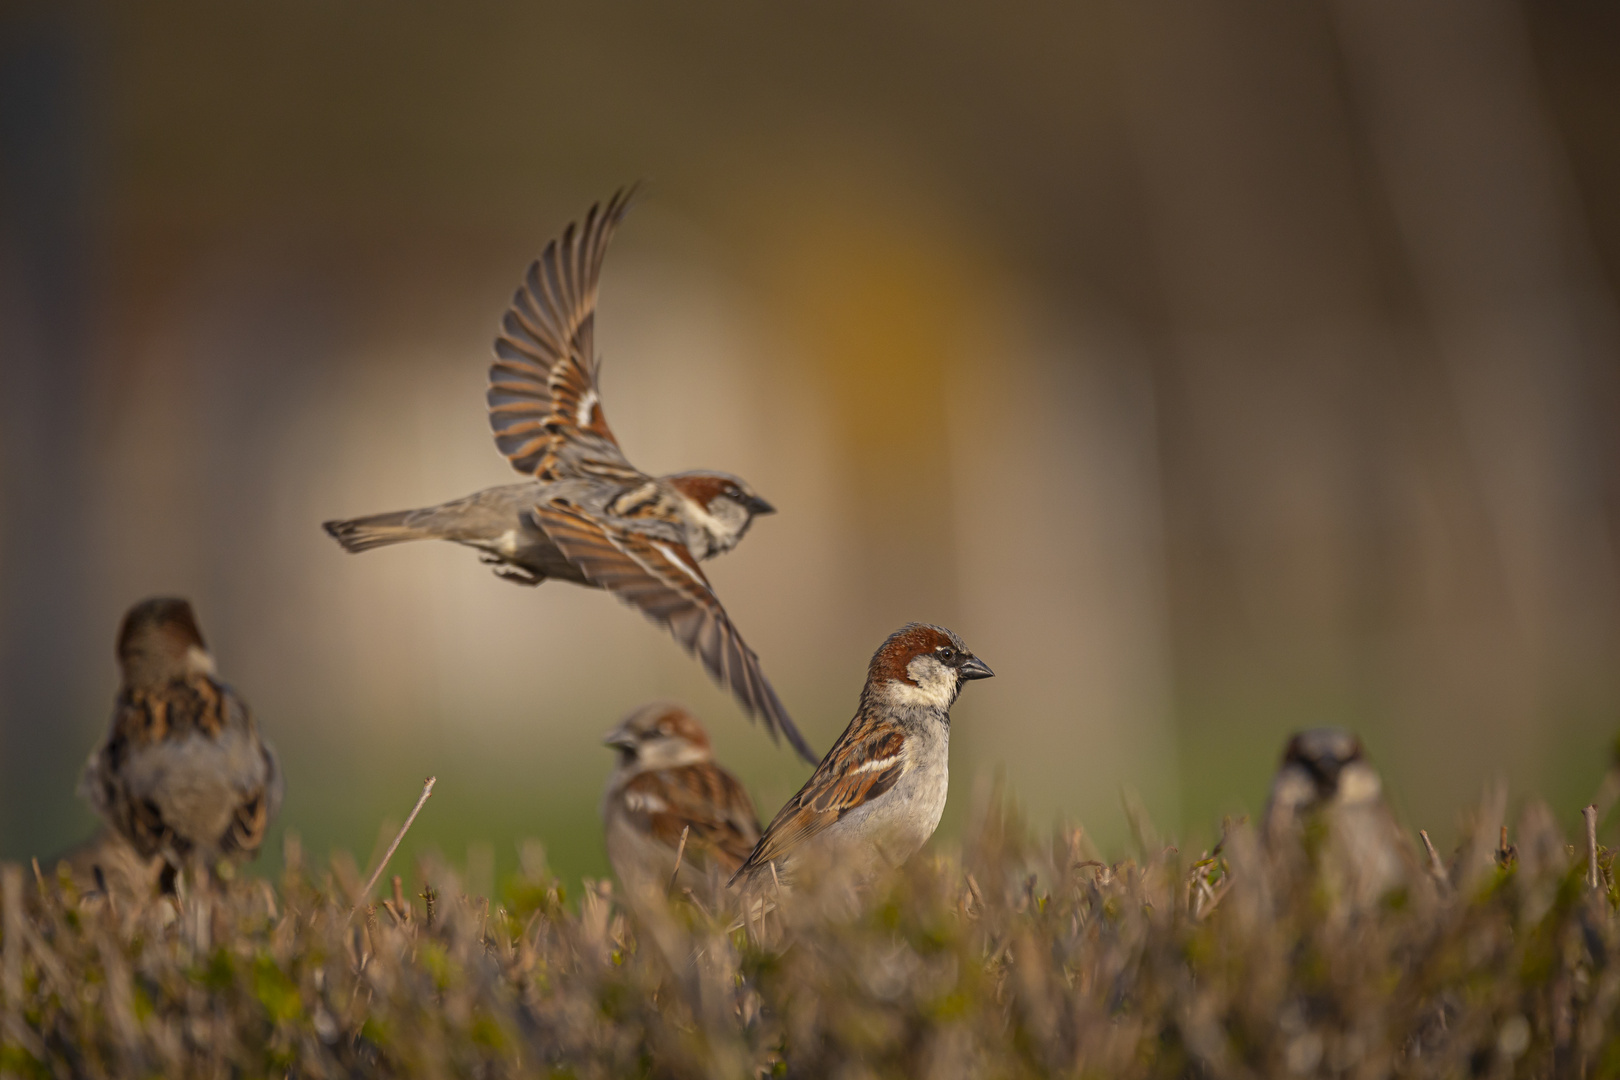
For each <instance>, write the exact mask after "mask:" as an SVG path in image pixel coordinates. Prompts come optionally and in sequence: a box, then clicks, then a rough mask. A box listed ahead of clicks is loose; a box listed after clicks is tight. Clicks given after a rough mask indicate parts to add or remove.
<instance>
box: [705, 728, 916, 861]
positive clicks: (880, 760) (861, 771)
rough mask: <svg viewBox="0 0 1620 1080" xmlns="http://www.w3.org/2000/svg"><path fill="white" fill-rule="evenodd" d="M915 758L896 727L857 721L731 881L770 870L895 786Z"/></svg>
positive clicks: (768, 826)
mask: <svg viewBox="0 0 1620 1080" xmlns="http://www.w3.org/2000/svg"><path fill="white" fill-rule="evenodd" d="M910 765H911V759H910V756H909V755H908V754H907V753H906V734H905V732H904V731H903V730H902V729H900V728H899V727H896V726H895V725H894V724H893V723H876V722H874V721H873V720H872V719H871V718H870V717H867V716H860V717H857V718H856V720H855V722H854V723H852V724H850V726H849V728H848V729H847V730H846V731H845V732H844V733H843V734H842V735H840V736H839V737H838V741H837V742H836V743H834V744H833V748H832V749H831V750H829V751H827V756H826V757H825V758H823V759H822V760H821V764H820V765H819V766H817V767H816V771H815V772H814V773H812V774H811V775H810V779H808V780H806V781H805V782H804V787H802V788H800V789H799V792H798V794H797V795H795V796H793V798H791V799H789V800H788V801H787V803H786V804H785V805H784V806H783V807H782V809H780V810H778V811H777V812H776V816H775V817H774V818H772V819H771V823H770V824H769V825H767V826H765V833H764V835H763V836H761V837H760V840H759V844H758V845H756V846H755V848H754V850H753V851H752V852H751V853H750V854H749V856H748V858H747V860H746V861H745V862H744V863H743V864H742V866H741V867H740V868H739V869H738V870H737V873H736V875H734V876H733V878H732V880H733V881H735V880H737V878H739V877H742V876H743V875H745V874H747V873H749V872H750V871H752V870H754V869H756V868H759V867H763V866H766V865H767V864H769V863H770V862H771V860H772V859H776V858H778V857H780V856H781V855H783V854H784V853H786V852H787V851H789V850H791V849H793V848H794V847H797V846H798V845H799V844H801V843H803V842H804V841H806V840H808V839H810V838H811V837H813V836H815V835H816V834H817V833H819V832H821V831H822V830H824V829H826V828H827V827H828V826H829V825H831V824H833V823H834V822H835V821H837V820H838V819H839V818H841V817H843V816H844V815H845V814H847V813H849V812H850V811H851V810H854V809H856V808H858V807H860V806H863V805H865V804H866V803H868V802H870V801H872V800H873V799H875V798H877V797H878V796H880V795H882V794H883V793H884V792H886V791H888V790H889V789H890V788H892V787H894V785H895V783H896V782H897V781H899V779H900V777H901V776H903V775H904V774H905V771H906V770H907V769H908V768H910Z"/></svg>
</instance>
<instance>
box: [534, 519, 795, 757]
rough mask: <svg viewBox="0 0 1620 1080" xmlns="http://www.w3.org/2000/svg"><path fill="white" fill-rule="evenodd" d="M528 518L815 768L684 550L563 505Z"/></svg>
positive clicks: (784, 711)
mask: <svg viewBox="0 0 1620 1080" xmlns="http://www.w3.org/2000/svg"><path fill="white" fill-rule="evenodd" d="M534 516H535V518H536V520H538V521H539V523H540V527H541V528H542V529H543V530H545V533H546V535H547V536H548V537H550V538H551V541H552V543H554V544H556V545H557V547H558V549H559V550H560V551H561V552H562V553H563V554H564V555H565V556H567V558H568V560H569V561H570V562H572V563H573V564H574V565H575V566H577V567H579V568H580V570H581V571H582V572H583V573H584V574H585V576H586V578H588V579H589V580H590V582H591V583H592V584H593V585H599V586H601V587H602V588H604V589H606V590H608V591H609V592H611V593H613V594H614V595H615V596H617V597H619V599H621V600H623V601H625V602H626V603H627V604H630V605H631V606H632V607H635V608H637V609H639V610H640V611H641V612H642V614H644V615H646V616H647V617H648V618H649V619H651V620H652V621H653V622H656V623H659V624H661V625H663V626H667V627H668V628H669V631H670V633H672V634H674V635H675V640H676V641H679V642H680V643H681V645H682V646H683V647H685V649H686V651H687V652H689V653H691V654H693V655H694V656H696V657H697V658H698V659H699V660H700V661H702V663H703V666H704V667H705V668H706V669H707V670H708V672H709V675H710V676H711V677H712V678H713V679H714V680H715V681H716V682H719V683H721V684H723V685H725V686H727V687H729V688H730V690H731V692H732V694H733V695H735V696H736V698H737V700H738V702H740V703H741V704H742V707H743V708H744V709H746V710H747V711H748V713H749V715H751V716H757V717H759V718H760V719H762V720H763V721H764V723H765V729H766V730H767V731H769V732H770V734H771V738H773V739H774V738H776V737H777V733H778V732H780V733H781V734H782V735H785V736H787V741H788V742H789V743H790V744H792V746H793V749H795V750H797V751H798V752H799V755H800V756H801V757H803V758H804V759H805V760H806V761H810V762H814V761H815V760H816V755H815V754H814V753H813V752H812V751H811V749H810V747H809V746H808V745H807V744H806V743H805V741H804V736H803V735H800V734H799V729H798V728H797V727H795V726H794V724H793V718H792V717H790V716H789V715H788V713H787V709H786V708H784V707H783V705H782V702H781V699H779V698H778V697H777V696H776V691H775V690H773V689H772V688H771V684H770V683H769V682H768V681H766V679H765V673H764V672H763V671H761V670H760V667H759V657H758V656H756V655H754V650H753V649H750V648H749V647H748V645H747V643H745V642H744V641H743V639H742V635H741V634H739V633H737V629H736V627H734V626H732V625H731V619H730V618H729V617H728V616H727V615H726V611H725V608H723V607H721V606H720V601H719V599H718V598H716V597H715V595H714V590H713V589H712V588H710V587H709V579H708V578H706V577H705V576H704V574H703V571H702V570H701V569H699V568H698V564H697V560H695V559H693V558H692V554H691V552H689V551H687V550H686V546H685V545H684V544H679V543H675V542H674V541H669V540H660V539H657V538H655V537H652V536H648V535H647V534H645V533H639V532H635V531H632V530H629V529H610V528H607V527H606V526H604V525H603V524H602V523H601V522H599V521H596V520H595V519H593V518H591V517H588V516H587V515H585V514H583V513H581V512H580V511H579V510H578V509H577V508H576V507H574V506H573V505H572V504H571V503H569V502H567V501H566V500H563V499H553V500H552V501H550V502H548V503H543V504H541V505H539V506H536V507H535V509H534Z"/></svg>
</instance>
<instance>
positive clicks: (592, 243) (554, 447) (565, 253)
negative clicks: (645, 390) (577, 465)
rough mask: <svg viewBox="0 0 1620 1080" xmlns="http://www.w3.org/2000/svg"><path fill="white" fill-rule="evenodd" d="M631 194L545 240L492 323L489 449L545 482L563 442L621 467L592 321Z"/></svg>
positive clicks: (630, 190)
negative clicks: (611, 244)
mask: <svg viewBox="0 0 1620 1080" xmlns="http://www.w3.org/2000/svg"><path fill="white" fill-rule="evenodd" d="M633 194H634V189H633V188H626V189H622V190H620V191H618V192H616V193H615V194H614V196H613V197H612V198H611V199H609V200H608V203H607V206H606V207H605V208H604V207H602V206H601V205H600V204H598V205H595V206H592V207H591V209H590V212H589V213H588V214H586V215H585V221H584V223H583V224H578V223H575V224H570V225H569V226H568V228H567V229H566V230H565V231H564V232H563V235H562V237H561V238H560V239H558V240H553V241H552V242H551V243H549V244H547V245H546V250H545V251H544V252H543V253H542V254H541V256H540V258H539V259H537V260H535V262H533V263H532V264H530V266H529V270H528V273H527V274H525V275H524V277H523V284H522V285H521V286H520V287H519V288H518V290H517V293H516V294H515V295H514V296H513V297H512V306H511V307H509V308H508V309H507V311H506V317H505V318H504V319H503V320H502V322H501V330H502V333H501V336H500V337H499V338H497V339H496V341H495V357H496V359H495V363H494V364H492V365H491V366H490V369H489V392H488V395H487V398H488V402H489V423H490V427H491V428H493V429H494V432H495V445H496V446H498V447H500V451H501V453H502V454H505V455H506V457H507V460H509V461H510V462H511V463H512V467H513V468H515V469H516V470H517V471H518V472H520V473H524V474H526V475H537V476H541V477H542V478H545V479H554V478H555V473H556V472H557V469H558V467H559V464H560V462H562V461H563V460H565V458H560V457H559V450H560V448H561V444H563V443H567V442H574V443H576V444H579V445H580V449H581V450H582V451H583V452H584V456H585V457H586V458H587V459H589V458H600V459H603V461H604V463H605V464H607V465H610V466H625V467H627V465H626V463H625V461H624V455H623V454H622V453H621V452H620V451H619V443H618V440H617V439H615V438H614V437H613V431H612V430H611V429H610V428H609V427H608V423H607V418H606V417H605V416H604V415H603V413H602V402H601V397H600V395H599V394H598V392H597V379H596V376H597V364H596V355H595V348H596V346H595V342H594V336H595V335H594V325H595V321H596V286H597V279H598V278H599V277H600V275H601V272H602V257H603V255H604V254H605V253H606V251H607V245H608V240H609V238H610V237H611V236H612V235H613V229H614V226H616V225H617V224H618V223H619V222H620V220H622V219H623V217H624V215H625V212H626V211H627V210H628V209H629V208H630V199H631V196H632V195H633Z"/></svg>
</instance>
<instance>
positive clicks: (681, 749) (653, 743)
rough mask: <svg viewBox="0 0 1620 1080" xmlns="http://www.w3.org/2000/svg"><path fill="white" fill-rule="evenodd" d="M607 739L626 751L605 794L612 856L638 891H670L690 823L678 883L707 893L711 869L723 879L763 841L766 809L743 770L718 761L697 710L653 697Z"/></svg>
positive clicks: (623, 879)
mask: <svg viewBox="0 0 1620 1080" xmlns="http://www.w3.org/2000/svg"><path fill="white" fill-rule="evenodd" d="M603 743H604V744H605V745H607V746H611V747H613V748H615V749H616V750H618V752H619V763H618V767H617V768H615V769H614V770H613V773H612V775H610V776H609V777H608V782H607V790H606V791H604V792H603V795H602V825H603V828H604V830H605V832H606V837H607V851H608V861H610V862H611V863H612V864H613V870H614V873H616V874H618V875H619V881H620V883H621V884H623V885H624V888H625V891H626V892H627V893H629V894H630V896H631V897H632V898H645V897H646V896H649V895H658V896H662V895H663V894H664V891H665V889H667V888H668V886H669V882H670V878H671V876H672V875H674V874H675V872H676V871H675V853H676V851H677V850H678V849H679V848H680V844H681V832H682V831H683V830H689V831H688V832H687V837H686V847H685V849H684V850H683V851H682V853H681V863H680V873H679V876H678V878H677V879H676V882H675V884H676V885H677V886H678V887H679V886H685V887H687V888H690V889H692V890H693V891H694V892H696V893H698V894H699V895H707V894H708V893H709V892H710V889H711V886H710V880H711V877H712V876H713V875H711V870H713V871H718V878H719V880H721V881H724V880H726V879H727V878H729V877H730V876H731V875H732V874H733V873H735V872H736V870H737V868H738V867H739V866H741V865H742V863H743V860H744V859H746V858H748V853H749V852H750V851H752V850H753V847H754V844H756V843H757V842H758V841H759V815H758V814H757V813H755V812H754V803H753V800H751V799H750V798H749V797H748V792H747V791H745V790H744V789H743V786H742V784H740V783H738V781H737V778H736V777H735V776H732V775H731V774H730V773H729V772H727V771H726V770H725V769H722V768H721V767H720V766H719V765H717V764H715V760H714V752H713V750H711V749H710V746H709V736H708V733H707V732H705V731H704V730H703V725H702V724H700V723H698V720H697V717H695V716H693V715H692V714H691V713H689V712H687V711H686V710H685V709H683V708H682V707H681V706H679V705H674V704H671V703H669V702H654V703H652V704H650V705H644V706H642V707H641V708H639V709H637V710H636V711H635V712H633V713H631V714H630V715H629V716H627V717H625V718H624V721H623V723H621V724H620V725H619V726H618V727H616V728H614V729H613V730H612V731H610V732H608V734H607V737H606V738H605V739H604V740H603Z"/></svg>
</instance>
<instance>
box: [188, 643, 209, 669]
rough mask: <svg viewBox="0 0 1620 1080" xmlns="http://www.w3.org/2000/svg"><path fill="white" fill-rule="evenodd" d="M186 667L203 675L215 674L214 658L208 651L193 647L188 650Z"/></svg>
mask: <svg viewBox="0 0 1620 1080" xmlns="http://www.w3.org/2000/svg"><path fill="white" fill-rule="evenodd" d="M186 667H188V668H190V669H191V670H192V671H195V672H197V673H199V674H202V675H212V674H214V657H213V655H212V654H211V653H209V651H208V650H207V649H202V648H198V647H197V646H196V645H193V646H192V647H191V648H189V649H187V650H186Z"/></svg>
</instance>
